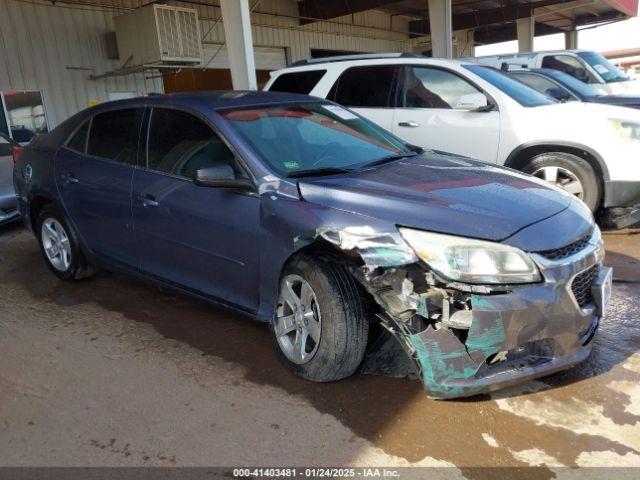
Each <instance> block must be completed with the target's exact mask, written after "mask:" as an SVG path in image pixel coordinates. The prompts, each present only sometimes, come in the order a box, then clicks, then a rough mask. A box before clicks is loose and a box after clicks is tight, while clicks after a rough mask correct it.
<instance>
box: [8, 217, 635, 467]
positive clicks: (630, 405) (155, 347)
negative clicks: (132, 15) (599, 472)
mask: <svg viewBox="0 0 640 480" xmlns="http://www.w3.org/2000/svg"><path fill="white" fill-rule="evenodd" d="M606 246H607V251H608V256H607V262H608V263H609V264H611V265H613V266H614V268H615V285H614V298H613V300H612V303H611V306H610V311H609V314H608V317H607V318H606V319H605V320H604V321H603V323H602V326H601V329H600V332H599V334H598V336H597V339H596V340H595V349H594V352H593V354H592V356H591V357H590V359H589V360H588V361H587V362H586V363H584V364H582V365H580V366H578V367H576V368H573V369H571V370H569V371H566V372H563V373H560V374H556V375H553V376H551V377H547V378H544V379H542V380H539V381H533V382H528V383H525V384H523V385H520V386H518V387H516V388H512V389H509V390H506V391H501V392H497V393H495V394H491V395H485V396H479V397H474V398H472V399H467V400H464V401H435V400H429V399H428V398H427V397H426V396H425V394H424V392H423V391H422V388H421V385H420V383H419V382H417V381H410V380H406V379H396V378H387V377H381V376H373V375H355V376H354V377H352V378H349V379H347V380H344V381H341V382H336V383H332V384H322V385H319V384H313V383H309V382H306V381H304V380H301V379H299V378H296V377H294V376H292V375H291V374H290V373H289V372H287V371H286V370H285V369H284V368H283V367H281V366H280V364H279V363H278V361H277V360H276V357H275V355H274V353H273V350H272V346H271V344H270V339H269V332H268V330H267V328H266V327H265V326H264V325H261V324H258V323H256V322H252V321H250V320H248V319H246V318H242V317H240V316H238V315H236V314H233V313H229V312H227V311H225V310H221V309H216V308H214V307H211V306H209V305H206V304H203V303H199V302H197V301H194V300H191V299H187V298H183V297H180V296H176V295H174V294H171V293H166V292H162V291H160V290H158V289H157V288H155V287H151V286H148V285H145V284H142V283H139V282H137V281H134V280H131V279H128V278H125V277H122V276H117V275H111V274H107V273H102V274H100V275H98V277H97V278H94V279H92V280H88V281H84V282H81V283H76V284H68V283H63V282H60V281H58V280H57V279H56V278H55V277H54V276H53V275H52V274H51V273H49V271H48V270H47V268H46V267H45V264H44V261H43V259H42V258H41V257H40V253H39V252H38V249H37V245H36V241H35V240H34V238H33V237H32V236H31V234H30V233H28V232H26V231H24V230H22V229H21V228H20V227H18V226H12V227H4V228H1V227H0V465H13V466H15V465H30V466H34V465H36V466H51V465H58V466H71V465H91V466H155V465H166V466H177V465H194V466H195V465H225V466H238V465H274V466H285V465H288V466H293V465H299V466H301V465H333V466H337V465H354V466H383V465H385V466H410V465H420V466H447V467H452V469H451V470H452V471H455V472H457V474H459V476H460V477H461V478H463V477H466V478H476V477H478V476H479V475H480V474H479V473H478V470H475V469H474V467H482V466H515V467H526V466H541V467H542V468H539V469H536V470H535V476H536V477H537V478H545V479H546V478H553V477H554V475H557V474H563V475H564V476H567V475H569V476H571V475H572V474H574V473H575V470H571V469H567V468H564V467H588V466H618V467H619V466H636V467H640V382H639V380H640V353H639V352H638V350H639V349H640V308H639V307H638V299H639V298H640V228H631V229H627V230H624V231H618V232H610V233H607V234H606ZM560 476H562V475H560ZM573 478H579V477H573Z"/></svg>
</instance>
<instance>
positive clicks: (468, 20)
mask: <svg viewBox="0 0 640 480" xmlns="http://www.w3.org/2000/svg"><path fill="white" fill-rule="evenodd" d="M561 3H568V2H567V0H541V1H539V2H531V3H527V4H518V5H511V6H506V7H499V8H491V9H488V10H476V11H474V12H469V13H459V14H457V15H456V14H454V15H453V18H452V26H453V30H464V29H467V28H476V27H481V26H484V25H493V24H495V23H504V22H513V21H515V20H518V19H519V18H526V17H530V16H532V15H533V12H534V10H535V9H536V8H541V7H547V6H549V5H558V4H561ZM409 31H410V32H411V34H412V35H413V36H419V35H427V34H429V32H430V28H429V19H424V20H415V21H413V22H409Z"/></svg>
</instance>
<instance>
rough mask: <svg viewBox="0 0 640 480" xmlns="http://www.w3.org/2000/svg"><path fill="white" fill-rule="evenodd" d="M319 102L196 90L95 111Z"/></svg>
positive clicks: (259, 93) (122, 102)
mask: <svg viewBox="0 0 640 480" xmlns="http://www.w3.org/2000/svg"><path fill="white" fill-rule="evenodd" d="M319 100H320V99H318V98H314V97H309V96H307V95H299V94H295V93H281V92H263V91H253V90H219V91H199V92H185V93H170V94H165V95H150V96H148V97H138V98H129V99H125V100H117V101H113V102H106V103H102V104H100V105H98V106H97V107H94V108H95V109H97V110H100V109H105V110H106V109H108V108H110V107H114V106H118V107H126V106H128V105H131V106H133V105H140V104H141V103H143V104H145V105H172V106H178V107H180V106H182V107H190V108H196V109H199V108H202V107H203V106H204V107H206V108H209V109H213V110H219V109H225V108H233V107H251V106H263V105H274V104H280V103H290V102H310V101H316V102H317V101H319Z"/></svg>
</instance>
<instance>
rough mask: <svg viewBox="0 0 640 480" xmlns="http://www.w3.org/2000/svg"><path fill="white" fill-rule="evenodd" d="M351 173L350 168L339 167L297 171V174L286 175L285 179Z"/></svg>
mask: <svg viewBox="0 0 640 480" xmlns="http://www.w3.org/2000/svg"><path fill="white" fill-rule="evenodd" d="M351 171H353V169H352V168H340V167H321V168H309V169H307V170H298V171H297V172H291V173H290V174H288V175H287V178H300V177H313V176H316V175H317V176H320V175H333V174H335V173H348V172H351Z"/></svg>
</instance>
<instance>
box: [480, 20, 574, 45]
mask: <svg viewBox="0 0 640 480" xmlns="http://www.w3.org/2000/svg"><path fill="white" fill-rule="evenodd" d="M563 31H564V30H561V29H559V28H556V27H553V26H552V25H547V24H546V23H539V22H536V24H535V33H536V36H543V35H551V34H554V33H560V32H563ZM516 38H517V31H516V24H515V22H511V23H506V24H504V25H495V26H492V27H491V26H487V27H486V28H479V29H477V30H476V31H475V35H474V40H475V42H476V44H477V45H488V44H491V43H499V42H509V41H511V40H516Z"/></svg>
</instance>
